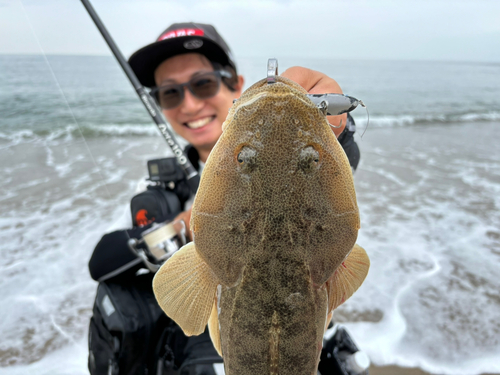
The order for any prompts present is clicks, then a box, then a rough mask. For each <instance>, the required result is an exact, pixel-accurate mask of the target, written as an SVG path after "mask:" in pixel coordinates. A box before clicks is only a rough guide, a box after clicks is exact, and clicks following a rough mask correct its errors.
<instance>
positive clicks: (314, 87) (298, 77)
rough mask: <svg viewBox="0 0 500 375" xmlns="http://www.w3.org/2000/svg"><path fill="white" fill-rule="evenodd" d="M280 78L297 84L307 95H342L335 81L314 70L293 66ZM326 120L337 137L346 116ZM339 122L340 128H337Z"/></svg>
mask: <svg viewBox="0 0 500 375" xmlns="http://www.w3.org/2000/svg"><path fill="white" fill-rule="evenodd" d="M281 76H282V77H286V78H289V79H291V80H292V81H295V82H297V83H298V84H299V85H301V86H302V87H303V88H304V89H306V90H307V92H308V93H309V94H342V89H341V88H340V86H339V84H338V83H337V81H335V80H334V79H333V78H330V77H328V76H327V75H326V74H323V73H320V72H317V71H316V70H311V69H307V68H302V67H300V66H294V67H291V68H289V69H287V70H285V71H284V72H283V73H282V74H281ZM326 119H327V121H328V122H329V123H330V124H331V125H333V126H335V128H333V127H332V130H333V132H334V133H335V135H336V136H337V137H338V136H339V135H340V133H342V131H343V130H344V128H345V124H346V121H347V114H346V113H344V114H342V115H339V116H326ZM341 121H342V126H341V127H338V126H339V125H340V124H341Z"/></svg>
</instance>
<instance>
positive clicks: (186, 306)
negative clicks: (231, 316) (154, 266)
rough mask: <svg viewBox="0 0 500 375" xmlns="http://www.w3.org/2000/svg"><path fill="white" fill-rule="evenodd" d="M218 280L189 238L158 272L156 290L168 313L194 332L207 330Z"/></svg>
mask: <svg viewBox="0 0 500 375" xmlns="http://www.w3.org/2000/svg"><path fill="white" fill-rule="evenodd" d="M218 284H219V282H218V280H217V279H216V277H215V275H214V274H213V272H212V270H211V269H210V267H209V266H208V265H207V264H206V263H205V261H204V260H203V259H202V258H201V257H200V256H199V255H198V252H197V251H196V248H195V245H194V242H190V243H188V244H187V245H185V246H183V247H182V248H181V249H180V250H179V251H177V252H176V253H175V254H174V255H173V256H172V257H171V258H170V259H169V260H168V261H166V262H165V263H164V264H163V265H162V266H161V268H160V269H159V270H158V272H156V275H155V277H154V279H153V291H154V294H155V297H156V300H157V301H158V304H159V305H160V307H161V308H162V310H163V311H164V312H165V314H167V315H168V316H169V317H170V318H172V319H173V320H174V321H175V322H176V323H177V324H178V325H179V326H180V327H181V328H182V330H183V331H184V333H185V334H186V335H187V336H192V335H199V334H200V333H202V332H203V331H204V330H205V327H206V325H207V322H208V319H209V317H210V313H211V311H212V305H213V302H214V298H215V292H216V290H217V285H218Z"/></svg>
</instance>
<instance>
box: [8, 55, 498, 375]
mask: <svg viewBox="0 0 500 375" xmlns="http://www.w3.org/2000/svg"><path fill="white" fill-rule="evenodd" d="M277 57H278V59H279V63H280V71H282V70H283V69H285V68H286V67H289V66H292V65H303V66H307V67H310V68H313V69H317V70H320V71H323V72H325V73H327V74H329V75H330V76H332V77H334V78H335V79H336V80H337V81H338V82H339V83H340V85H341V86H342V88H343V89H344V92H345V93H347V94H349V95H352V96H355V97H357V98H359V99H362V100H363V101H364V102H365V103H366V104H367V106H368V110H369V115H370V121H369V127H368V129H367V130H366V132H365V134H364V136H363V138H362V139H361V138H360V137H359V136H358V137H357V140H358V143H359V145H360V148H361V163H360V166H359V168H358V171H357V172H356V174H355V183H356V189H357V194H358V203H359V207H360V211H361V226H362V228H361V230H360V234H359V239H358V243H360V244H361V245H362V246H363V247H365V248H366V250H367V252H368V254H369V256H370V258H371V262H372V266H371V269H370V273H369V275H368V277H367V279H366V281H365V283H364V284H363V285H362V287H361V288H360V290H359V291H358V292H357V293H356V294H355V295H354V296H353V297H352V298H351V299H350V300H349V301H347V302H346V303H345V304H344V305H343V306H341V307H340V308H339V309H337V311H336V312H335V315H334V318H335V320H336V321H337V322H341V323H342V324H345V325H346V326H347V327H348V329H349V331H350V332H351V333H352V335H353V337H354V339H355V341H356V342H357V343H358V345H359V346H360V347H361V348H362V349H363V350H365V351H366V352H367V353H368V355H369V356H370V358H371V360H372V361H373V362H374V363H375V364H377V365H386V364H398V365H401V366H418V367H421V368H423V369H424V370H426V371H429V372H434V373H440V374H480V373H485V372H489V373H500V321H499V320H498V311H500V292H499V291H500V280H499V278H498V276H497V275H498V270H499V266H500V213H499V212H500V210H499V208H500V148H499V147H498V144H499V141H500V99H499V98H500V86H499V85H498V77H499V76H500V64H479V63H445V62H412V61H336V60H332V61H329V60H303V59H300V58H297V59H294V58H280V57H279V56H277ZM266 62H267V57H263V58H261V59H258V58H251V59H250V58H248V59H240V60H239V69H240V71H241V73H242V74H244V75H245V78H246V82H247V87H248V86H249V85H250V84H252V83H253V82H255V81H256V80H258V79H261V78H263V77H264V76H265V73H266V71H265V68H266ZM0 114H1V115H0V175H1V176H2V177H1V178H0V207H1V211H0V212H1V213H0V244H1V245H0V249H1V253H0V254H1V257H0V301H1V309H0V337H2V339H1V340H0V373H1V374H51V375H52V374H61V375H62V374H86V373H88V372H87V369H86V361H87V341H86V340H87V337H86V335H87V326H88V320H89V317H90V315H91V308H92V304H93V299H94V294H95V289H96V283H95V282H94V281H93V280H91V278H90V276H89V274H88V270H87V262H88V260H89V258H90V256H91V254H92V250H93V248H94V246H95V244H96V243H97V242H98V241H99V239H100V237H101V236H102V235H103V234H104V233H106V232H108V231H110V230H112V229H113V228H120V227H123V225H125V224H124V223H125V222H126V221H127V215H129V207H128V204H129V201H130V198H131V197H132V196H133V195H134V192H135V191H136V188H137V185H138V183H139V182H140V181H142V180H143V179H144V177H145V176H146V173H147V171H146V161H147V160H148V159H152V158H157V157H163V156H166V155H169V151H168V149H167V147H166V145H165V143H164V141H163V139H162V138H161V137H160V136H159V133H158V131H157V129H156V127H155V126H154V125H153V123H152V122H151V120H150V119H149V117H148V115H147V113H146V111H145V109H144V108H143V107H142V104H141V103H140V101H139V100H138V99H137V97H136V95H135V93H134V91H133V89H132V87H131V86H130V84H129V83H128V81H127V79H126V78H125V76H124V75H123V73H122V72H121V70H120V68H119V67H118V65H117V64H116V62H115V61H114V59H113V58H112V57H85V56H84V57H82V56H78V57H77V56H48V57H45V56H6V55H0ZM353 116H354V118H355V120H356V122H357V125H358V135H360V134H361V133H362V132H363V131H364V128H365V127H366V124H367V115H366V112H365V111H364V110H363V109H361V108H360V109H357V110H356V111H354V112H353Z"/></svg>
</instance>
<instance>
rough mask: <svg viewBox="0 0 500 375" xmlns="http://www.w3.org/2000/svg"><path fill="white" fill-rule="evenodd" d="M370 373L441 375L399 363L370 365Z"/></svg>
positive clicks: (486, 374)
mask: <svg viewBox="0 0 500 375" xmlns="http://www.w3.org/2000/svg"><path fill="white" fill-rule="evenodd" d="M368 373H369V375H439V374H438V373H431V372H426V371H424V370H422V369H421V368H419V367H400V366H397V365H390V366H375V365H370V369H369V370H368ZM480 375H498V374H494V373H482V374H480Z"/></svg>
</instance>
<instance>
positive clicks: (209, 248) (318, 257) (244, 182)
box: [191, 77, 359, 286]
mask: <svg viewBox="0 0 500 375" xmlns="http://www.w3.org/2000/svg"><path fill="white" fill-rule="evenodd" d="M306 94H307V92H306V91H305V90H304V89H303V88H302V87H300V86H299V85H298V84H296V83H295V82H293V81H291V80H289V79H286V78H283V77H277V82H276V83H273V84H268V83H267V82H266V80H262V81H259V82H257V83H256V84H254V85H253V86H251V87H250V88H249V89H248V90H246V91H245V92H244V93H243V95H242V96H241V98H240V99H238V100H237V101H236V102H235V104H234V105H233V107H232V108H231V109H230V111H229V115H228V117H227V119H226V121H225V123H224V125H223V129H224V131H223V134H222V135H221V137H220V138H219V140H218V142H217V144H216V145H215V147H214V148H213V150H212V152H211V153H210V156H209V158H208V160H207V163H206V165H205V168H204V170H203V173H202V176H201V181H200V186H199V189H198V192H197V195H196V198H195V202H194V205H193V211H192V219H191V228H192V230H193V233H194V241H195V244H196V249H197V251H198V252H199V253H200V256H201V257H202V258H203V259H204V260H205V262H206V263H207V264H208V265H209V266H210V267H211V269H212V270H213V272H214V273H215V275H216V276H217V277H218V279H219V280H221V282H222V283H223V284H225V285H228V286H231V285H234V284H235V283H237V282H238V280H239V279H240V277H241V273H242V268H243V266H244V264H245V262H246V260H247V259H248V257H249V256H251V251H252V248H256V247H258V246H260V244H262V243H268V244H272V243H273V241H274V242H276V243H277V242H280V243H287V244H289V245H290V246H291V247H294V248H299V249H300V251H302V252H303V253H304V254H305V257H306V258H307V262H308V263H309V267H310V270H311V278H312V280H313V282H314V284H316V285H322V284H323V283H324V282H326V280H327V279H328V278H329V277H330V276H331V275H332V274H333V272H334V271H335V269H336V268H337V267H338V266H339V265H340V264H341V263H342V261H343V260H344V259H345V257H346V256H347V255H348V253H349V251H350V250H351V249H352V247H353V245H354V243H355V241H356V237H357V231H358V229H359V215H358V208H357V203H356V196H355V191H354V184H353V179H352V172H351V168H350V166H349V162H348V160H347V157H346V155H345V153H344V151H343V149H342V147H341V146H340V144H339V143H338V141H337V139H336V137H335V135H334V133H333V132H332V130H331V128H330V126H329V124H328V122H327V120H326V117H325V116H324V114H323V113H322V112H321V111H320V110H319V109H318V108H317V107H316V106H315V105H314V104H313V103H312V101H310V100H309V99H308V98H307V96H306Z"/></svg>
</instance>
